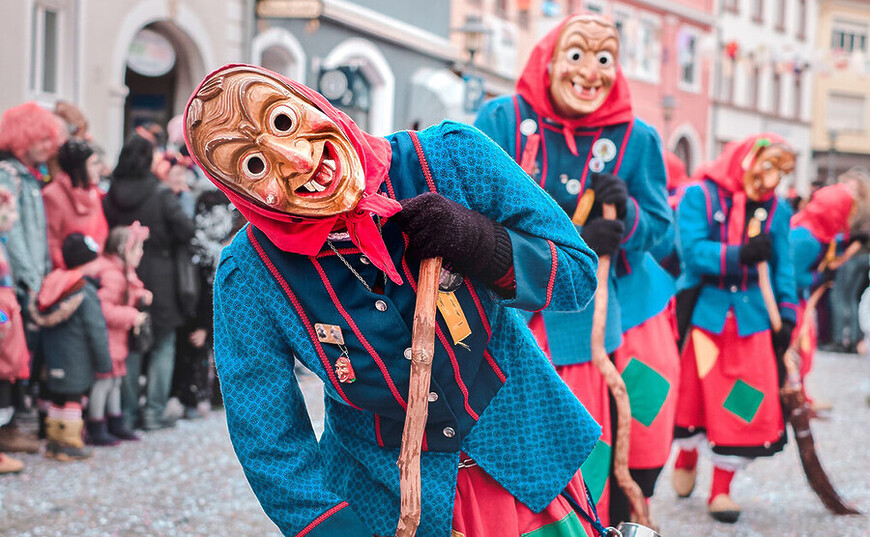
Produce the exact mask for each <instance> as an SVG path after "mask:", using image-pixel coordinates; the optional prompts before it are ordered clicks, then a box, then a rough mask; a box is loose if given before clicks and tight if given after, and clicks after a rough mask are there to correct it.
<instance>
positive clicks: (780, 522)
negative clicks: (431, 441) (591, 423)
mask: <svg viewBox="0 0 870 537" xmlns="http://www.w3.org/2000/svg"><path fill="white" fill-rule="evenodd" d="M816 368H817V369H816V371H817V372H816V373H815V374H814V376H813V377H811V380H810V390H811V392H812V393H813V394H815V395H816V397H818V398H819V399H821V400H828V401H831V402H832V403H833V404H834V407H835V409H834V414H833V419H832V420H830V421H827V422H820V421H816V422H814V427H813V429H814V432H815V435H816V442H817V446H818V448H819V452H820V455H821V457H822V460H823V462H824V464H825V467H826V469H827V470H828V472H829V473H830V475H831V476H832V478H833V480H834V482H835V484H836V485H837V486H838V488H839V490H840V492H841V493H842V494H843V495H844V496H845V497H846V498H848V499H849V500H851V501H853V502H854V503H856V504H857V505H858V507H859V508H860V509H861V510H862V511H864V512H870V449H868V440H870V409H868V406H867V402H866V397H867V393H868V381H870V362H868V360H867V359H866V358H858V357H855V356H848V355H833V354H823V355H821V356H820V357H819V359H818V362H817V366H816ZM302 384H303V390H304V391H305V393H306V396H307V397H308V399H309V400H310V401H312V405H311V406H312V409H313V410H312V412H313V413H314V414H315V417H314V419H313V422H314V426H315V428H316V429H318V430H319V429H322V402H321V401H320V398H321V395H320V393H321V391H320V387H319V386H318V383H317V381H316V379H314V378H313V377H311V376H310V375H308V376H305V377H303V383H302ZM96 451H97V453H96V455H95V456H94V457H93V458H92V459H91V460H89V461H86V462H78V463H68V464H61V463H57V462H55V461H51V460H47V459H45V458H44V457H43V456H42V455H29V456H24V457H23V459H24V460H25V462H26V464H27V468H26V469H25V471H24V472H23V473H22V474H19V475H17V476H4V477H3V478H2V479H0V535H2V536H15V537H48V536H58V537H60V536H63V537H67V536H73V537H97V536H100V537H102V536H128V535H129V536H153V537H158V536H185V537H186V536H226V537H249V536H250V537H253V536H258V537H261V536H269V537H271V536H277V535H280V534H279V533H278V532H277V530H276V529H275V527H274V526H273V525H272V523H271V522H270V521H269V520H268V519H267V518H266V516H265V515H264V514H263V512H262V510H261V509H260V507H259V505H258V504H257V501H256V499H255V498H254V495H253V494H252V493H251V491H250V489H249V487H248V485H247V482H246V481H245V479H244V476H243V474H242V471H241V468H240V467H239V464H238V462H237V461H236V458H235V455H234V454H233V451H232V447H231V445H230V443H229V439H228V437H227V431H226V426H225V422H224V417H223V413H219V412H216V413H212V414H211V415H210V416H209V417H207V418H206V419H202V420H197V421H182V422H180V423H179V425H178V426H177V427H176V428H175V429H172V430H167V431H160V432H154V433H149V434H145V435H144V439H143V440H142V441H141V442H134V443H126V444H123V445H122V446H120V447H116V448H102V449H98V450H96ZM703 460H704V462H702V466H701V471H700V479H699V483H698V487H697V490H696V494H695V495H694V496H693V497H692V498H690V499H688V500H681V501H677V500H676V498H675V496H674V493H673V492H672V490H671V487H670V474H669V472H666V473H665V475H663V476H662V478H661V480H660V485H659V490H658V494H657V496H656V498H655V500H654V501H653V513H654V515H655V517H656V519H657V522H658V524H659V525H660V528H661V533H662V535H663V537H689V536H702V535H703V536H710V537H719V536H723V537H724V536H735V537H756V536H765V537H768V536H778V535H783V536H786V535H787V536H789V537H801V536H819V537H821V536H824V537H866V536H868V535H870V522H868V519H867V518H866V517H848V518H835V517H832V516H831V515H829V514H827V512H826V511H825V510H824V508H823V507H822V506H821V504H820V503H819V502H818V501H817V500H816V498H815V497H814V496H813V495H812V493H811V492H810V489H809V488H808V486H807V485H806V482H805V479H804V477H803V474H802V473H801V470H800V464H799V462H798V457H797V454H796V452H795V449H794V446H793V445H792V444H789V447H788V449H787V450H786V452H785V453H783V454H780V455H778V456H776V457H774V458H773V459H770V460H763V461H758V462H756V463H754V464H752V465H751V466H750V467H749V468H748V469H747V470H746V471H745V472H743V473H742V474H738V477H737V478H736V479H735V481H734V487H733V494H734V498H735V500H736V501H737V502H738V503H740V504H741V506H742V507H743V509H744V514H743V517H742V518H741V520H740V522H739V523H738V524H737V525H735V526H725V525H721V524H717V523H715V522H713V521H712V520H711V519H710V518H709V517H708V516H707V514H706V507H705V506H706V503H705V502H706V496H707V490H708V487H709V478H710V476H709V474H710V467H709V461H708V459H703ZM704 463H706V464H704ZM421 537H429V536H421Z"/></svg>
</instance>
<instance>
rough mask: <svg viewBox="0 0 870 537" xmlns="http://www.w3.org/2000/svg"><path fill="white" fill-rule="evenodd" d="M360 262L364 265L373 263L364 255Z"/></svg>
mask: <svg viewBox="0 0 870 537" xmlns="http://www.w3.org/2000/svg"><path fill="white" fill-rule="evenodd" d="M359 262H360V263H362V264H363V265H368V264H369V263H371V261H369V258H368V257H366V256H364V255H362V256H360V258H359Z"/></svg>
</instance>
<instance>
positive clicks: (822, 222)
mask: <svg viewBox="0 0 870 537" xmlns="http://www.w3.org/2000/svg"><path fill="white" fill-rule="evenodd" d="M853 203H854V201H853V197H852V189H850V188H849V187H848V186H847V185H845V184H843V183H839V184H836V185H831V186H826V187H824V188H820V189H819V190H818V191H816V193H815V194H813V197H812V199H811V200H810V201H809V203H807V206H806V207H804V208H803V209H801V211H800V212H799V213H797V214H796V215H794V216H792V217H791V226H792V227H799V226H800V227H805V228H807V229H808V230H809V231H810V233H812V234H813V237H815V238H816V239H817V240H818V241H819V242H821V243H822V244H827V243H829V242H831V241H832V240H834V238H835V237H836V236H837V234H838V233H845V232H848V231H849V213H850V212H851V211H852V205H853Z"/></svg>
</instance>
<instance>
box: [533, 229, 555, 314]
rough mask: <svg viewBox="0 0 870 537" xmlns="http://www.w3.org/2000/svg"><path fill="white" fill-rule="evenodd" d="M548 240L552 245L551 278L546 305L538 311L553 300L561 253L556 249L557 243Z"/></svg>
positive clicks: (549, 244)
mask: <svg viewBox="0 0 870 537" xmlns="http://www.w3.org/2000/svg"><path fill="white" fill-rule="evenodd" d="M546 240H547V246H549V247H550V259H551V260H552V261H551V264H550V279H549V280H548V281H547V301H546V302H544V307H542V308H541V309H539V310H538V311H541V310H545V309H547V308H548V307H549V306H550V301H552V300H553V287H555V286H556V269H558V268H559V254H558V252H557V251H556V245H555V244H553V241H551V240H550V239H546Z"/></svg>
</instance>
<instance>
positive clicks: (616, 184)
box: [589, 173, 628, 219]
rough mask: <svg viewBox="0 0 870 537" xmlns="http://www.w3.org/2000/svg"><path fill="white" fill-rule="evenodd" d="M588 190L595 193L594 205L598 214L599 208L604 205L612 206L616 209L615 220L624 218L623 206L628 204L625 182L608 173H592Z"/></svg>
mask: <svg viewBox="0 0 870 537" xmlns="http://www.w3.org/2000/svg"><path fill="white" fill-rule="evenodd" d="M590 180H591V184H590V186H589V188H591V189H592V190H594V191H595V205H594V206H597V207H596V208H598V211H596V212H595V214H601V213H600V207H601V206H602V205H604V204H612V205H614V206H615V207H616V216H617V218H620V219H622V218H625V204H626V203H627V202H628V187H627V186H625V181H623V180H622V179H620V178H619V177H617V176H615V175H613V174H610V173H593V174H592V176H591V178H590Z"/></svg>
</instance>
